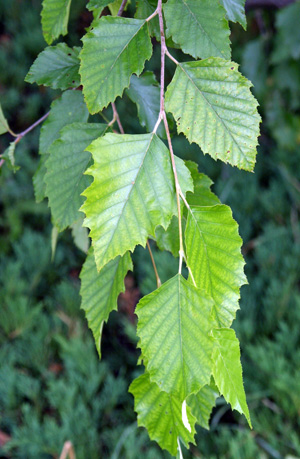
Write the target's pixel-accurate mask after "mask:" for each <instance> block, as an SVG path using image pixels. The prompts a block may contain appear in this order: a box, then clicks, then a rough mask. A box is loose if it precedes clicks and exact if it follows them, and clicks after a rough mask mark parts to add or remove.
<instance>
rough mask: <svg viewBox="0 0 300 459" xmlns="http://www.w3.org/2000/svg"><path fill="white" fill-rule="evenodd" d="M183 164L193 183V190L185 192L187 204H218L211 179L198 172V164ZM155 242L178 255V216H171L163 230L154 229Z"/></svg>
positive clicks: (183, 220)
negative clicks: (169, 221) (212, 189)
mask: <svg viewBox="0 0 300 459" xmlns="http://www.w3.org/2000/svg"><path fill="white" fill-rule="evenodd" d="M185 165H186V166H187V168H188V169H189V171H190V172H191V176H192V179H193V183H194V191H193V192H190V191H189V192H188V193H187V194H186V199H187V201H188V203H189V205H200V204H201V205H202V206H213V205H215V204H220V201H219V199H218V198H217V196H216V195H215V194H214V193H212V191H211V190H210V187H211V185H212V183H213V182H212V181H211V180H210V178H208V177H207V175H205V174H200V173H199V172H198V166H197V164H196V163H194V162H193V161H185ZM186 215H187V209H186V208H185V209H184V212H183V216H182V229H183V232H184V231H185V224H186ZM155 237H156V243H157V246H158V248H159V249H160V250H168V251H169V252H171V253H172V255H173V256H174V257H178V256H179V230H178V218H177V217H175V216H174V217H173V218H172V220H171V223H170V225H169V226H168V228H167V229H166V230H165V229H164V228H163V227H162V226H158V227H157V228H156V231H155Z"/></svg>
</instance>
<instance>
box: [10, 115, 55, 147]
mask: <svg viewBox="0 0 300 459" xmlns="http://www.w3.org/2000/svg"><path fill="white" fill-rule="evenodd" d="M49 115H50V111H49V112H48V113H46V114H45V115H43V116H42V117H41V118H40V119H39V120H37V121H36V122H35V123H33V124H32V125H31V126H29V127H28V128H27V129H25V131H23V132H20V134H14V137H16V140H15V143H18V142H20V140H21V139H22V138H23V137H24V136H25V135H26V134H28V133H29V132H30V131H32V130H33V129H34V128H36V127H37V126H38V125H39V124H41V123H42V122H43V121H45V119H46V118H48V116H49Z"/></svg>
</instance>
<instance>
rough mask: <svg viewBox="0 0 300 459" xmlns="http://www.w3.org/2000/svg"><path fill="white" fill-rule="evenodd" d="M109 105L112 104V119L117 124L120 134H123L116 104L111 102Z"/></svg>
mask: <svg viewBox="0 0 300 459" xmlns="http://www.w3.org/2000/svg"><path fill="white" fill-rule="evenodd" d="M111 106H112V109H113V114H114V117H113V120H114V122H115V121H116V122H117V123H118V126H119V129H120V132H121V134H125V131H124V129H123V126H122V123H121V120H120V117H119V113H118V110H117V107H116V104H115V103H114V102H113V103H112V104H111Z"/></svg>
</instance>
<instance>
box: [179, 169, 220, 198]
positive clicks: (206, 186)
mask: <svg viewBox="0 0 300 459" xmlns="http://www.w3.org/2000/svg"><path fill="white" fill-rule="evenodd" d="M185 165H186V166H187V167H188V169H189V171H190V172H191V176H192V179H193V182H194V192H193V193H190V192H188V193H187V195H186V199H187V201H188V203H189V205H190V206H195V205H196V206H214V205H215V204H220V200H219V198H217V196H216V195H215V194H214V193H213V192H212V191H211V189H210V187H211V185H212V184H213V182H212V180H211V179H210V178H209V177H207V175H205V174H201V173H199V172H198V166H197V164H196V163H194V162H193V161H185Z"/></svg>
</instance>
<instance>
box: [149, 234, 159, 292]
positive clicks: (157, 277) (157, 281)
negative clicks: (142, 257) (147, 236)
mask: <svg viewBox="0 0 300 459" xmlns="http://www.w3.org/2000/svg"><path fill="white" fill-rule="evenodd" d="M147 247H148V250H149V253H150V258H151V261H152V264H153V268H154V273H155V277H156V283H157V288H159V287H160V286H161V280H160V278H159V275H158V272H157V268H156V264H155V260H154V257H153V253H152V250H151V247H150V244H149V241H147Z"/></svg>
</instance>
